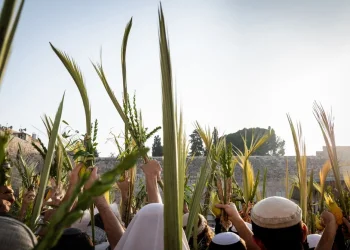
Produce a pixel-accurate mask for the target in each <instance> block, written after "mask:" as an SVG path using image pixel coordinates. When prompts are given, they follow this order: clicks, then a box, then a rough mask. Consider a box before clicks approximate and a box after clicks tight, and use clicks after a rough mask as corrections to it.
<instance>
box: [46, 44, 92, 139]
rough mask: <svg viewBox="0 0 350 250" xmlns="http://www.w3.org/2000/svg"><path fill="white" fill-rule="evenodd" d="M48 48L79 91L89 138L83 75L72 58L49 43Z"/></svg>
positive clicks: (89, 112)
mask: <svg viewBox="0 0 350 250" xmlns="http://www.w3.org/2000/svg"><path fill="white" fill-rule="evenodd" d="M50 46H51V48H52V49H53V51H54V52H55V54H56V55H57V56H58V58H59V59H60V60H61V62H62V63H63V65H64V66H65V67H66V69H67V71H68V72H69V74H70V75H71V77H72V78H73V80H74V82H75V84H76V86H77V88H78V90H79V93H80V96H81V99H82V101H83V105H84V110H85V119H86V134H87V135H88V136H91V107H90V101H89V97H88V94H87V91H86V87H85V82H84V78H83V74H82V73H81V71H80V68H79V66H78V65H77V63H76V62H75V61H74V59H73V58H71V57H70V56H69V55H68V54H67V53H65V52H63V51H60V50H58V49H56V48H55V47H54V46H53V45H52V44H51V43H50Z"/></svg>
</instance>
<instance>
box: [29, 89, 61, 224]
mask: <svg viewBox="0 0 350 250" xmlns="http://www.w3.org/2000/svg"><path fill="white" fill-rule="evenodd" d="M63 102H64V95H63V97H62V101H61V103H60V105H59V107H58V110H57V113H56V116H55V122H54V125H53V127H52V133H51V138H50V140H49V146H48V151H47V154H46V157H45V162H44V167H43V169H42V172H41V176H40V186H39V190H38V194H37V196H36V199H35V204H34V208H33V215H32V219H31V223H30V225H31V228H32V229H34V227H35V224H36V222H37V219H38V218H39V215H40V212H41V207H42V204H43V200H44V195H45V189H46V186H47V181H48V179H49V173H50V168H51V163H52V159H53V156H54V148H55V145H56V139H57V134H58V129H59V126H60V123H61V116H62V111H63Z"/></svg>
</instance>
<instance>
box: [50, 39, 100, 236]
mask: <svg viewBox="0 0 350 250" xmlns="http://www.w3.org/2000/svg"><path fill="white" fill-rule="evenodd" d="M50 46H51V48H52V49H53V51H54V52H55V53H56V55H57V56H58V58H59V59H60V60H61V62H62V63H63V65H64V66H65V67H66V69H67V71H68V72H69V74H70V75H71V77H72V78H73V80H74V82H75V84H76V86H77V88H78V90H79V92H80V96H81V100H82V102H83V105H84V111H85V122H86V134H85V138H84V144H85V145H84V146H85V149H86V151H87V152H88V153H89V154H90V157H88V159H87V160H86V163H85V164H86V167H93V165H94V153H95V152H94V150H95V149H94V147H93V145H92V142H91V141H92V138H91V133H92V123H91V107H90V101H89V97H88V94H87V90H86V87H85V83H84V79H83V75H82V73H81V71H80V68H79V67H78V65H77V64H76V62H75V61H74V60H73V58H71V57H70V56H69V55H68V54H66V53H65V52H62V51H60V50H58V49H56V48H55V47H54V46H53V45H52V44H51V43H50ZM93 211H94V208H93V205H92V206H91V207H90V214H91V227H92V240H93V242H94V241H95V230H94V226H95V225H94V223H95V219H94V212H93Z"/></svg>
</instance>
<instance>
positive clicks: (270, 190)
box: [96, 156, 325, 196]
mask: <svg viewBox="0 0 350 250" xmlns="http://www.w3.org/2000/svg"><path fill="white" fill-rule="evenodd" d="M154 159H156V160H157V161H158V162H159V163H160V164H161V165H163V159H162V157H155V158H154ZM287 160H288V169H289V176H292V175H296V164H295V157H294V156H287V157H277V156H252V157H250V161H251V163H252V165H253V168H254V172H255V174H257V172H258V171H260V179H261V180H262V178H263V173H264V169H265V167H266V168H267V180H266V193H267V196H272V195H282V196H284V194H285V176H286V161H287ZM204 162H205V157H195V158H194V160H193V161H192V162H191V164H190V166H189V169H188V174H189V182H190V183H195V182H196V180H197V178H198V176H199V173H200V168H201V166H202V165H203V164H204ZM324 162H325V159H323V158H321V157H316V156H309V157H308V159H307V163H308V172H309V173H310V171H311V169H314V173H315V177H316V175H317V176H318V172H319V170H320V169H321V167H322V165H323V164H324ZM139 164H142V162H139ZM96 165H97V166H98V167H99V171H100V172H105V171H107V170H109V169H111V168H113V167H114V165H115V158H110V157H108V158H97V159H96ZM137 177H138V179H140V178H143V175H142V170H141V169H140V168H138V169H137ZM235 178H236V180H237V182H238V183H239V184H241V183H242V169H241V168H240V167H238V166H237V167H236V169H235ZM261 183H262V181H261Z"/></svg>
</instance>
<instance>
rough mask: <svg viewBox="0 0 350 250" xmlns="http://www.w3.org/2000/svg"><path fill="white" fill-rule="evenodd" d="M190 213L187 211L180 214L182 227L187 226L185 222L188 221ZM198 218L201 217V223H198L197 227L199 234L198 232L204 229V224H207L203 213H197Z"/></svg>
mask: <svg viewBox="0 0 350 250" xmlns="http://www.w3.org/2000/svg"><path fill="white" fill-rule="evenodd" d="M189 215H190V214H189V213H187V214H184V215H183V216H182V226H183V227H186V226H187V222H188V216H189ZM199 218H200V219H201V221H202V223H201V224H200V225H199V227H198V232H197V233H198V234H200V233H202V232H203V231H204V229H205V226H206V224H207V220H206V219H205V218H204V216H203V215H201V214H199Z"/></svg>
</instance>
